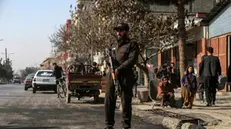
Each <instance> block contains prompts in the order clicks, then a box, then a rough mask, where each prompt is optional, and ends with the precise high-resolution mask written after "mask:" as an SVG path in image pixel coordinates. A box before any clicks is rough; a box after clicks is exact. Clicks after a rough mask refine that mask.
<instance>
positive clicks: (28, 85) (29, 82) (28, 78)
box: [24, 73, 35, 91]
mask: <svg viewBox="0 0 231 129" xmlns="http://www.w3.org/2000/svg"><path fill="white" fill-rule="evenodd" d="M34 75H35V73H31V74H28V75H27V76H26V79H25V80H24V84H25V86H24V90H25V91H26V90H28V88H31V87H32V80H33V78H34Z"/></svg>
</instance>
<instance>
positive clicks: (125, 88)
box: [104, 72, 135, 128]
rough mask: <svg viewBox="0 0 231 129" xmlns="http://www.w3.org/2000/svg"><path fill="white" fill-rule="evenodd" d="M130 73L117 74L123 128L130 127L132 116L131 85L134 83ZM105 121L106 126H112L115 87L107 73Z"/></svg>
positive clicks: (113, 122) (113, 121)
mask: <svg viewBox="0 0 231 129" xmlns="http://www.w3.org/2000/svg"><path fill="white" fill-rule="evenodd" d="M132 75H133V74H132V72H131V73H126V74H122V73H121V74H119V75H118V77H117V79H118V81H117V82H118V83H117V84H119V87H120V96H121V104H122V124H123V127H124V128H130V127H131V117H132V106H131V104H132V87H133V85H134V83H135V81H134V77H133V76H132ZM104 104H105V122H106V126H107V127H113V126H114V124H115V120H114V116H115V107H116V95H115V87H114V86H113V82H112V78H111V75H110V74H108V75H107V90H106V94H105V102H104Z"/></svg>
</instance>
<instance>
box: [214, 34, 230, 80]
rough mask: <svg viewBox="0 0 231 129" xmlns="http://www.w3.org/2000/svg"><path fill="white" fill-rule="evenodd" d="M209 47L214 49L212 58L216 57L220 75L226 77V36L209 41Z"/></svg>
mask: <svg viewBox="0 0 231 129" xmlns="http://www.w3.org/2000/svg"><path fill="white" fill-rule="evenodd" d="M210 46H211V47H213V48H214V56H218V58H219V59H220V64H221V71H222V75H223V76H226V75H227V68H228V67H227V64H228V61H227V59H228V58H227V53H228V52H227V36H226V35H224V36H220V37H215V38H212V39H210Z"/></svg>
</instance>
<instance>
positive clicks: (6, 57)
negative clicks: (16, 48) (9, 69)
mask: <svg viewBox="0 0 231 129" xmlns="http://www.w3.org/2000/svg"><path fill="white" fill-rule="evenodd" d="M5 59H6V63H7V48H5Z"/></svg>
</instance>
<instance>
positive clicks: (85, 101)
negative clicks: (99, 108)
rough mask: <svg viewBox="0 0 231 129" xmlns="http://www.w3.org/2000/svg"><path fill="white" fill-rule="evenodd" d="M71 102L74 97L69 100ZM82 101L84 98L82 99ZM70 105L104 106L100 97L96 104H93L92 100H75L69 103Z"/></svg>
mask: <svg viewBox="0 0 231 129" xmlns="http://www.w3.org/2000/svg"><path fill="white" fill-rule="evenodd" d="M71 99H72V100H73V99H75V97H72V98H71ZM83 99H84V98H83ZM71 103H72V104H104V98H102V97H100V98H99V100H98V101H97V102H94V100H93V99H91V100H86V99H85V100H81V99H80V100H77V98H76V99H75V100H74V101H72V102H71Z"/></svg>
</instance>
